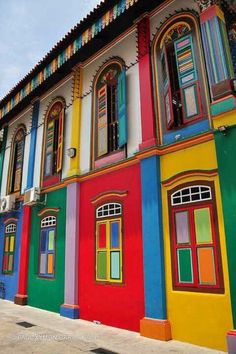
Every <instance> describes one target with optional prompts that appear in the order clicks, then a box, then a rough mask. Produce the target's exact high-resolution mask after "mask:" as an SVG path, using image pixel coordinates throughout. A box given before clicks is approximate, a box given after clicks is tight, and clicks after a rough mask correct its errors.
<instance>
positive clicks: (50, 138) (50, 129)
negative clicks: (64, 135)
mask: <svg viewBox="0 0 236 354" xmlns="http://www.w3.org/2000/svg"><path fill="white" fill-rule="evenodd" d="M53 142H54V120H53V119H52V120H50V121H49V122H48V126H47V138H46V159H45V176H51V175H52V171H53Z"/></svg>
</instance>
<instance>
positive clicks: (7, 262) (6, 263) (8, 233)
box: [2, 223, 16, 274]
mask: <svg viewBox="0 0 236 354" xmlns="http://www.w3.org/2000/svg"><path fill="white" fill-rule="evenodd" d="M15 239H16V224H15V223H11V224H8V225H7V226H6V227H5V237H4V248H3V262H2V263H3V265H2V272H3V273H4V274H12V273H13V269H14V254H15Z"/></svg>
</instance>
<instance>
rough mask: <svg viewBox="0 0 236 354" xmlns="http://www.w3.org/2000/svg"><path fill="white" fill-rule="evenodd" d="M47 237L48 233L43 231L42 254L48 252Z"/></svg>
mask: <svg viewBox="0 0 236 354" xmlns="http://www.w3.org/2000/svg"><path fill="white" fill-rule="evenodd" d="M46 237H47V231H44V230H42V231H41V244H40V250H41V252H42V253H44V252H45V251H46Z"/></svg>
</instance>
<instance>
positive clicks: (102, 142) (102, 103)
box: [97, 85, 108, 157]
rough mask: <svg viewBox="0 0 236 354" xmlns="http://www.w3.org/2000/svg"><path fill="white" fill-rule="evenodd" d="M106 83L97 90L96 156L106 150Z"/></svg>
mask: <svg viewBox="0 0 236 354" xmlns="http://www.w3.org/2000/svg"><path fill="white" fill-rule="evenodd" d="M107 111H108V110H107V85H103V86H102V87H101V88H100V89H99V90H98V107H97V127H98V131H97V134H98V135H97V139H98V140H97V141H98V143H97V156H98V157H100V156H102V155H105V154H107V152H108V131H107V124H108V116H107V113H108V112H107Z"/></svg>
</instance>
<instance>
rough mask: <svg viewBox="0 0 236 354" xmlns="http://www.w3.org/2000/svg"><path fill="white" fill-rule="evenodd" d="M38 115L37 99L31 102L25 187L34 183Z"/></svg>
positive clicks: (29, 186) (27, 187) (30, 186)
mask: <svg viewBox="0 0 236 354" xmlns="http://www.w3.org/2000/svg"><path fill="white" fill-rule="evenodd" d="M38 117H39V100H37V101H35V102H34V103H33V113H32V127H31V138H30V152H29V163H28V176H27V186H26V189H29V188H32V187H33V184H34V161H35V150H36V140H37V128H38Z"/></svg>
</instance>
